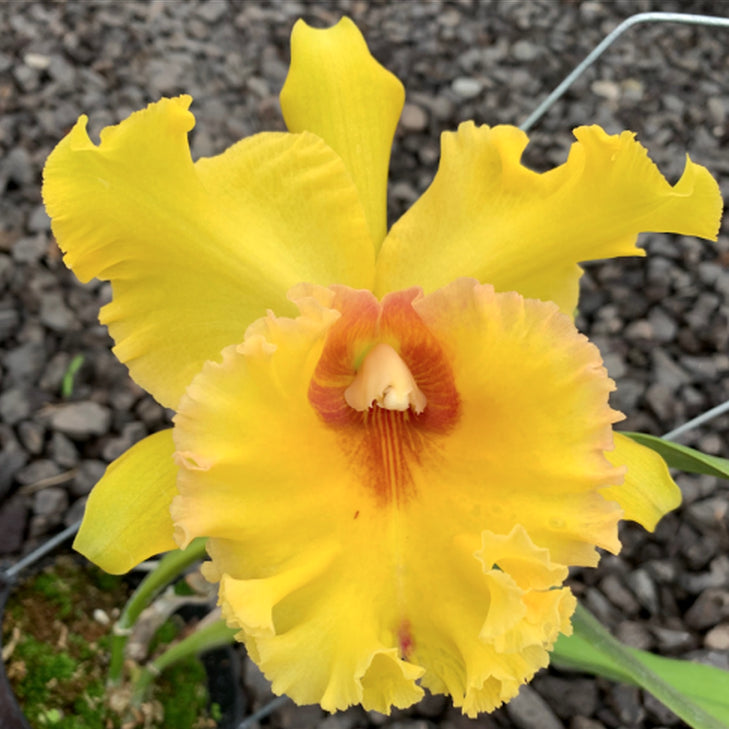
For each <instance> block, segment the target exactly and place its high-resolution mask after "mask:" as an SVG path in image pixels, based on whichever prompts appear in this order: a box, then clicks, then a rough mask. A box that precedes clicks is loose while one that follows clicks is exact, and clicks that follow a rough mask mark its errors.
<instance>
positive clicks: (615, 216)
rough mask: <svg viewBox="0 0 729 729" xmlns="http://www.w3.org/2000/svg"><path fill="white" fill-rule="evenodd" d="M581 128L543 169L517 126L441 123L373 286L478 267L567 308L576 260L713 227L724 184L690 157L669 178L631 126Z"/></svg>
mask: <svg viewBox="0 0 729 729" xmlns="http://www.w3.org/2000/svg"><path fill="white" fill-rule="evenodd" d="M574 133H575V136H576V137H577V142H576V143H574V144H573V145H572V149H571V151H570V154H569V157H568V159H567V161H566V162H565V163H564V164H563V165H561V166H559V167H557V168H555V169H553V170H551V171H549V172H546V173H543V174H537V173H536V172H533V171H531V170H529V169H527V168H526V167H524V166H523V165H522V164H521V155H522V152H523V151H524V148H525V147H526V144H527V141H528V140H527V136H526V134H525V133H524V132H522V131H520V130H519V129H517V128H516V127H511V126H496V127H493V128H489V127H486V126H480V127H478V126H475V125H474V124H473V123H472V122H466V123H464V124H461V126H460V127H459V129H458V131H457V132H446V133H444V134H443V136H442V157H441V163H440V167H439V168H438V172H437V174H436V176H435V178H434V180H433V182H432V184H431V186H430V187H429V188H428V189H427V190H426V191H425V193H424V194H423V196H422V197H421V198H420V199H419V200H418V201H417V202H416V203H415V204H414V205H413V207H412V208H411V209H410V210H409V211H408V212H407V213H406V214H405V215H404V216H403V217H402V218H401V219H400V220H399V221H398V222H397V223H396V224H395V225H394V226H393V228H392V230H391V231H390V233H389V235H388V237H387V238H386V240H385V242H384V244H383V246H382V249H381V251H380V254H379V258H378V261H377V283H376V287H375V292H376V293H378V294H379V295H382V294H384V293H385V292H387V291H391V290H394V289H400V288H405V287H407V286H413V285H418V286H422V287H423V288H424V289H425V291H426V292H428V291H432V290H434V289H436V288H438V287H440V286H444V285H445V284H447V283H448V282H450V281H452V280H453V279H455V278H457V277H459V276H473V277H475V278H477V279H478V280H480V281H483V282H485V283H489V284H492V285H493V286H494V287H495V288H496V290H497V291H510V290H515V291H518V292H519V293H520V294H522V295H523V296H527V297H533V298H539V299H543V300H549V301H555V302H556V303H557V304H558V305H559V307H560V308H561V309H562V311H563V312H565V313H569V314H571V313H572V312H573V311H574V309H575V306H576V304H577V294H578V290H577V285H578V281H579V277H580V274H581V270H580V268H579V266H578V264H579V263H580V262H584V261H589V260H594V259H598V258H608V257H613V256H633V255H644V253H643V251H642V250H641V249H639V248H637V247H636V245H635V242H636V238H637V236H638V234H639V233H640V232H648V231H655V232H673V233H682V234H684V235H697V236H700V237H703V238H709V239H712V240H715V239H716V235H717V233H718V229H719V219H720V216H721V207H722V204H721V195H720V193H719V188H718V186H717V184H716V182H715V181H714V179H713V178H712V177H711V175H710V174H709V172H708V171H707V170H706V169H705V168H704V167H701V166H700V165H697V164H694V163H693V162H692V161H691V160H689V159H688V158H687V160H686V167H685V169H684V173H683V176H682V177H681V179H680V180H679V181H678V182H677V183H676V184H675V185H673V186H671V185H670V184H669V183H668V182H667V181H666V180H665V178H664V177H663V176H662V175H661V173H660V172H659V171H658V169H657V168H656V166H655V165H654V164H653V162H651V160H650V159H649V157H648V155H647V153H646V150H645V149H644V148H643V147H642V146H641V145H640V144H638V143H637V142H636V141H635V139H634V135H633V134H632V133H631V132H623V133H622V134H620V135H615V136H609V135H608V134H606V133H605V132H604V131H603V130H602V129H600V128H599V127H597V126H591V127H580V128H578V129H576V130H575V132H574Z"/></svg>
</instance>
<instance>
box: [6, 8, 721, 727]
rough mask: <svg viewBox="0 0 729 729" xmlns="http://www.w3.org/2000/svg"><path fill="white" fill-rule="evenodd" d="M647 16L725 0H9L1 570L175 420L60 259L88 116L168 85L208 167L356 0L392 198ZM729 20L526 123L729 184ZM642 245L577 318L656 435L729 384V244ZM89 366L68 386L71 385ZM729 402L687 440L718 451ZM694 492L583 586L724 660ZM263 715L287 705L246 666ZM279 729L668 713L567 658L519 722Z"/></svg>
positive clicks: (519, 708) (587, 299) (717, 535)
mask: <svg viewBox="0 0 729 729" xmlns="http://www.w3.org/2000/svg"><path fill="white" fill-rule="evenodd" d="M646 10H673V11H682V12H696V13H714V14H718V15H722V16H727V17H729V2H725V1H721V0H716V1H715V2H710V1H706V2H648V1H640V2H630V1H628V0H621V1H616V2H599V1H598V0H592V1H586V2H534V1H529V2H506V1H502V2H488V1H483V2H473V1H470V0H462V1H460V2H439V1H438V2H419V3H416V2H390V3H383V2H366V1H365V0H352V1H351V2H347V1H345V0H342V1H341V2H336V3H335V2H332V3H304V2H301V3H294V2H249V3H243V2H239V1H238V0H235V1H234V0H228V1H227V2H226V1H224V0H205V1H202V2H198V1H194V2H173V1H172V0H167V1H165V0H153V1H152V2H133V1H128V2H78V1H67V2H20V1H18V0H0V194H1V198H0V362H1V363H2V367H1V380H0V560H1V562H0V564H4V565H7V564H10V563H11V562H13V561H14V560H15V559H16V558H17V556H18V555H19V554H20V553H22V552H27V551H28V550H29V549H30V548H32V547H33V546H34V545H36V544H37V543H39V542H40V541H43V540H44V539H46V538H47V537H48V536H49V535H51V534H53V533H55V532H57V531H58V530H59V529H60V528H61V527H62V526H63V525H68V524H71V523H73V522H74V521H76V520H77V519H79V518H80V516H81V514H82V511H83V506H84V500H85V497H86V495H87V494H88V492H89V491H90V489H91V487H92V486H93V485H94V483H95V482H96V481H97V480H98V478H99V477H100V476H101V474H102V473H103V471H104V468H105V466H106V464H107V463H109V462H110V461H111V460H113V459H114V458H115V457H116V456H118V455H119V454H121V453H122V452H123V451H124V450H125V449H126V448H127V447H129V446H130V445H131V444H132V443H134V442H135V441H137V440H139V439H140V438H142V437H144V436H145V435H146V434H147V433H150V432H153V431H155V430H157V429H159V428H161V427H164V426H166V425H167V424H168V422H169V419H168V418H169V413H166V412H165V411H164V410H163V409H162V408H161V407H160V406H159V405H157V404H156V403H155V402H154V401H153V400H152V399H151V398H150V397H149V396H148V395H146V394H145V393H144V392H143V391H142V390H140V389H139V388H138V387H137V386H136V385H135V384H134V383H132V382H131V381H130V380H129V378H128V376H127V374H126V370H125V368H124V367H123V366H122V365H120V364H119V363H118V362H117V361H116V360H115V359H114V357H113V355H112V354H111V353H110V351H109V346H110V341H109V339H108V337H107V334H106V332H105V330H104V329H103V328H101V327H100V326H99V325H98V322H97V312H98V308H99V306H100V305H101V304H103V303H104V302H105V301H107V300H108V298H109V294H110V292H109V287H108V285H106V284H103V283H98V282H93V283H91V284H89V285H85V286H83V285H80V284H79V283H78V281H77V280H76V279H75V278H74V276H73V275H72V274H71V273H70V272H68V271H67V270H66V269H65V268H64V266H63V263H62V262H61V260H60V255H59V252H58V249H57V248H56V246H55V243H54V241H53V237H52V235H51V233H50V228H49V222H48V218H47V216H46V215H45V213H44V211H43V207H42V205H41V198H40V175H41V169H42V166H43V162H44V160H45V158H46V156H47V154H48V153H49V152H50V150H51V149H52V147H53V146H54V144H55V143H56V142H57V141H58V140H59V139H60V138H61V137H62V136H63V134H64V133H65V132H66V131H68V129H69V128H70V126H71V125H72V124H73V122H74V121H75V119H76V117H77V116H78V114H79V113H81V112H84V113H87V114H89V115H90V118H91V121H90V129H91V132H92V135H93V134H94V133H97V132H98V131H99V130H100V129H101V128H102V127H104V126H106V125H108V124H113V123H116V122H117V121H119V120H121V119H123V118H124V117H126V116H127V115H128V114H129V113H130V112H131V111H133V110H135V109H138V108H140V107H142V106H144V105H145V104H147V103H148V102H150V101H152V100H155V99H157V98H158V97H159V96H161V95H170V94H176V93H179V92H189V93H191V94H192V95H193V96H194V98H195V103H194V105H193V110H194V112H195V114H196V117H197V128H196V129H195V130H194V132H193V133H192V148H193V154H194V156H196V157H197V156H203V155H210V154H215V153H217V152H220V151H222V150H223V149H224V148H225V147H226V146H228V145H229V144H231V143H232V142H234V141H236V140H237V139H239V138H240V137H243V136H245V135H249V134H252V133H254V132H257V131H260V130H266V129H282V128H283V126H282V122H281V118H280V111H279V108H278V101H277V93H278V90H279V89H280V87H281V84H282V82H283V79H284V77H285V74H286V69H287V63H288V37H289V33H290V29H291V26H292V24H293V22H294V20H295V19H296V18H297V17H300V16H304V17H306V18H307V20H309V21H310V22H312V23H316V24H319V25H323V24H328V23H331V22H333V21H335V20H336V19H337V18H338V17H339V16H340V15H341V14H348V15H350V16H351V17H352V18H353V19H354V20H355V21H356V22H357V23H358V25H359V26H360V28H361V29H362V30H363V32H364V33H365V35H366V37H367V38H368V41H369V43H370V46H371V49H372V51H373V53H374V54H375V55H376V57H378V58H379V60H380V61H381V62H383V63H384V64H385V65H386V66H387V67H388V68H390V69H391V70H392V71H393V72H394V73H396V74H397V75H398V76H399V77H400V78H401V79H402V80H403V82H404V83H405V85H406V88H407V91H408V105H407V106H406V108H405V112H404V114H403V118H402V123H401V127H400V129H399V131H398V134H397V138H396V140H395V148H394V155H393V161H392V167H391V177H392V184H391V188H390V195H391V208H390V209H391V212H392V215H393V217H396V216H397V215H399V214H400V213H401V212H402V211H403V210H404V209H406V208H407V207H408V206H409V205H410V204H411V203H412V201H413V200H414V199H415V198H416V197H417V196H418V195H419V194H420V192H422V190H423V189H424V188H425V187H426V186H427V184H428V182H429V181H430V179H431V177H432V175H433V172H434V170H435V168H436V165H437V160H438V149H439V147H438V137H439V134H440V132H441V131H443V130H446V129H452V128H454V127H455V126H456V124H457V123H458V122H460V121H462V120H466V119H475V120H477V121H478V122H482V123H489V124H494V123H498V122H506V123H516V124H518V123H519V122H521V121H523V120H524V119H525V118H526V116H527V114H528V113H529V112H530V111H531V110H532V109H533V108H534V107H535V105H536V103H537V102H538V101H539V100H540V99H541V98H543V96H544V95H546V93H547V92H548V91H550V90H551V89H552V88H553V87H554V86H555V85H556V84H557V83H558V82H559V81H560V80H561V79H562V78H563V77H564V75H566V73H567V72H568V71H569V70H570V69H571V68H572V67H573V66H574V65H575V64H576V63H577V62H578V61H579V60H581V59H582V58H583V57H584V55H585V54H586V53H587V52H588V51H589V50H590V48H592V47H593V46H594V45H595V44H596V43H598V42H599V41H600V40H601V39H602V38H603V37H604V35H605V34H606V33H607V32H609V31H610V30H611V29H612V28H614V27H615V26H616V25H617V24H618V23H619V22H620V21H621V20H622V19H624V18H626V17H627V16H629V15H631V14H632V13H635V12H639V11H646ZM728 49H729V29H728V30H722V29H709V28H690V27H682V26H678V25H674V24H670V25H668V24H666V25H661V26H656V25H653V26H650V27H648V26H643V27H641V28H638V29H633V30H631V31H629V33H628V35H627V36H625V37H624V38H623V39H622V40H620V41H618V43H617V44H616V45H615V46H613V48H612V49H611V50H609V51H608V52H607V54H606V55H605V56H604V57H603V58H602V59H601V60H600V61H599V62H598V63H597V64H596V65H595V66H594V67H593V68H591V69H590V70H589V71H588V72H587V73H586V74H585V75H584V76H583V77H582V78H581V79H580V80H579V81H578V82H577V83H576V84H575V86H574V87H573V89H572V90H571V91H570V92H569V93H568V94H567V96H566V97H564V98H563V99H562V100H560V101H559V102H557V104H556V106H555V107H554V108H553V109H552V110H551V111H550V112H549V114H548V115H547V116H546V117H545V118H544V119H542V121H541V122H539V123H538V125H537V126H536V128H535V129H534V130H533V131H532V133H531V137H532V140H533V141H532V144H531V145H530V148H529V151H528V153H527V158H528V160H529V163H530V164H531V165H532V166H534V167H535V168H537V169H546V168H548V167H550V166H552V165H554V164H558V163H560V162H562V161H563V160H564V157H565V154H566V150H567V148H568V146H569V144H570V140H571V134H570V130H571V129H572V127H574V126H576V125H578V124H583V123H592V122H597V123H599V124H601V125H603V126H604V127H605V128H606V129H607V130H608V131H611V132H617V131H619V130H621V129H623V128H629V129H632V130H634V131H636V132H638V135H639V138H640V139H641V140H642V142H643V143H644V144H645V145H646V146H647V147H648V148H649V149H650V151H651V154H652V156H653V158H654V160H656V162H657V163H658V164H659V166H660V167H661V169H662V170H663V171H664V172H665V173H666V174H667V176H668V177H669V178H670V179H672V180H675V179H676V178H677V176H678V174H679V173H680V171H681V169H682V167H683V160H684V154H685V153H686V152H689V153H690V155H691V157H692V158H693V159H694V160H696V161H698V162H701V163H703V164H705V165H706V166H707V167H708V168H709V169H710V170H711V171H712V173H713V174H714V175H715V176H716V177H717V178H718V179H719V181H720V184H721V186H722V190H723V193H724V197H725V199H726V198H727V197H728V195H727V193H729V152H727V142H728V141H729V50H728ZM643 243H644V244H645V246H646V248H647V249H648V252H649V257H648V258H647V259H644V260H640V259H626V260H622V261H610V262H607V263H604V264H599V265H591V266H590V267H589V271H588V274H587V275H586V276H585V277H584V294H583V297H582V299H581V314H580V317H579V325H580V327H581V328H582V329H583V330H584V331H585V332H587V333H588V334H590V335H591V336H592V338H593V340H594V341H595V342H596V343H597V344H598V345H599V346H600V348H601V350H602V351H603V354H604V356H605V360H606V363H607V365H608V368H609V370H610V372H611V374H612V375H613V376H614V377H615V378H616V379H617V381H618V384H619V389H618V392H617V394H616V396H615V399H614V404H615V406H616V407H618V408H619V409H621V410H623V411H624V412H626V413H627V414H628V415H629V418H628V421H627V423H626V427H629V428H634V429H641V430H644V431H647V432H651V433H656V434H660V433H662V432H665V431H667V430H669V429H671V428H673V427H675V426H677V425H680V424H681V423H682V422H684V421H685V420H687V419H688V418H690V417H693V416H695V415H697V414H699V413H700V412H702V411H704V410H706V409H708V408H709V407H712V406H714V405H716V404H718V403H720V402H722V401H724V400H725V399H727V398H729V356H727V343H728V342H729V326H728V323H729V272H728V271H727V264H729V236H727V224H726V223H725V224H724V226H723V233H722V237H721V238H720V240H719V243H718V244H716V245H714V244H709V243H705V242H700V241H697V240H694V239H685V238H681V237H671V236H665V235H646V236H644V238H643ZM77 355H82V356H83V358H84V359H83V365H82V367H81V369H80V370H79V372H78V374H77V376H76V380H75V387H74V390H73V394H72V396H71V397H70V398H64V397H63V396H62V394H61V382H62V378H63V375H64V373H65V372H66V370H67V368H68V366H69V363H70V362H71V360H72V359H73V358H74V357H76V356H77ZM728 432H729V417H726V416H725V417H722V418H719V419H717V420H715V421H714V422H712V423H711V424H710V426H707V427H705V428H703V429H699V430H696V431H693V432H692V433H690V434H688V435H687V436H686V437H685V438H684V439H683V442H685V443H688V444H691V445H696V446H698V447H699V448H701V449H703V450H704V451H706V452H709V453H715V454H719V453H723V454H724V455H726V453H727V449H726V442H727V440H726V438H727V433H728ZM680 482H681V485H682V487H683V489H684V494H685V504H684V506H683V507H682V508H681V509H680V510H679V511H678V512H677V513H675V514H672V515H669V516H668V517H667V518H665V519H664V520H663V521H662V522H661V524H660V525H659V527H658V530H657V531H656V533H655V534H653V535H648V534H646V533H644V532H643V531H642V530H640V529H638V528H634V527H632V526H631V525H628V526H626V527H625V529H624V532H623V537H624V543H625V549H624V551H623V553H622V554H621V555H620V556H619V557H608V558H606V559H604V560H603V562H602V564H601V566H600V568H599V569H598V570H591V571H584V572H581V573H579V574H576V575H575V590H576V591H577V592H578V593H580V594H581V595H582V596H583V598H584V599H585V601H586V603H587V605H588V606H589V607H590V608H591V609H592V610H593V611H594V612H596V613H597V614H598V615H599V616H600V617H601V618H602V619H603V620H604V621H605V622H607V623H608V624H609V625H610V626H611V627H612V628H613V629H614V630H615V631H616V632H617V633H618V634H619V635H620V636H621V637H622V638H623V639H624V640H626V641H628V642H629V643H631V644H633V645H636V646H639V647H641V648H649V649H654V650H657V651H659V652H661V653H663V654H666V655H682V656H689V657H694V658H698V659H700V660H705V661H709V662H713V663H715V664H716V665H721V666H723V667H725V668H729V652H728V651H729V556H728V553H729V513H728V511H729V509H728V502H729V500H728V499H727V496H728V494H729V492H728V491H727V485H726V484H722V483H719V482H717V481H716V480H714V479H711V478H708V477H707V478H688V477H681V479H680ZM244 691H245V694H246V696H247V698H248V703H249V707H250V708H251V709H255V708H258V707H259V706H260V705H262V703H263V702H265V701H266V700H267V699H268V698H270V692H269V690H268V687H267V684H266V683H265V681H264V680H263V679H262V677H261V676H260V675H259V674H258V673H257V672H256V670H255V669H254V668H253V667H252V666H251V665H250V664H246V665H245V671H244ZM271 721H272V723H273V724H275V725H276V726H281V727H284V728H285V729H304V728H305V727H310V726H311V727H313V726H323V727H326V729H354V727H358V726H365V725H368V724H371V725H377V726H392V727H393V729H395V728H397V729H402V728H403V727H411V728H412V729H427V728H428V727H430V726H432V725H433V724H438V725H440V726H443V727H448V729H462V728H465V727H469V726H474V727H476V726H478V727H483V728H484V729H489V728H491V727H517V728H519V729H553V728H555V729H558V728H559V727H564V728H567V729H603V728H605V729H610V728H612V727H631V728H632V727H645V728H646V729H648V728H657V727H676V726H682V724H681V723H680V722H679V721H678V720H677V719H675V717H673V716H672V715H671V714H670V713H668V712H667V711H666V710H664V709H663V708H661V707H660V706H659V705H657V704H656V702H655V701H653V700H651V698H650V697H645V696H643V695H642V694H641V693H640V692H639V691H637V690H635V689H632V688H628V687H622V686H621V687H618V686H615V685H612V684H609V683H608V682H604V681H594V680H591V679H587V678H577V679H575V678H570V679H569V681H566V680H565V677H564V676H561V675H560V674H559V673H558V672H556V671H554V670H550V671H549V672H545V673H543V674H540V676H539V677H537V679H536V680H535V681H534V682H533V683H532V684H531V685H530V686H529V687H526V688H525V689H524V690H523V692H522V694H521V695H520V697H519V699H518V700H516V701H514V702H512V703H511V704H509V706H508V707H507V708H506V709H505V710H502V711H499V712H496V713H495V714H493V715H491V716H484V717H483V718H480V719H479V720H478V721H476V722H472V721H469V720H466V719H464V718H462V717H461V716H460V714H459V713H458V712H456V711H454V710H453V709H452V708H450V706H449V704H448V702H446V701H445V700H442V699H441V698H438V697H436V698H429V699H427V700H426V701H424V702H423V703H422V704H421V705H419V706H418V707H417V708H415V709H414V710H412V711H409V712H396V714H395V715H393V716H392V717H389V718H386V717H381V716H379V715H374V714H366V713H364V712H363V711H361V710H360V709H353V710H350V711H348V712H345V713H343V714H338V715H335V716H328V717H326V718H325V715H324V714H323V713H322V712H321V711H320V710H319V709H318V708H313V707H306V708H300V709H299V708H295V707H293V706H289V707H284V708H283V709H281V710H279V711H278V712H277V713H276V714H275V715H274V717H273V718H272V720H271Z"/></svg>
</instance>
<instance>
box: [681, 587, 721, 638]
mask: <svg viewBox="0 0 729 729" xmlns="http://www.w3.org/2000/svg"><path fill="white" fill-rule="evenodd" d="M726 618H729V589H719V588H709V589H707V590H704V591H703V592H702V593H701V594H700V595H699V596H698V597H697V598H696V601H695V602H694V604H693V605H692V606H691V607H690V608H689V609H688V610H687V611H686V615H685V616H684V619H685V621H686V625H688V626H690V627H691V628H693V629H694V630H706V629H707V628H710V627H711V626H712V625H716V624H717V623H718V622H719V621H721V620H724V619H726Z"/></svg>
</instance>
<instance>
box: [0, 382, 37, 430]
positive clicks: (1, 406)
mask: <svg viewBox="0 0 729 729" xmlns="http://www.w3.org/2000/svg"><path fill="white" fill-rule="evenodd" d="M30 412H31V403H30V397H29V395H28V392H27V391H26V390H25V389H24V388H21V387H12V388H10V389H9V390H6V391H5V392H3V393H2V395H0V419H1V420H2V421H3V422H4V423H7V424H8V425H15V424H16V423H19V422H20V421H21V420H23V419H24V418H27V417H28V415H30Z"/></svg>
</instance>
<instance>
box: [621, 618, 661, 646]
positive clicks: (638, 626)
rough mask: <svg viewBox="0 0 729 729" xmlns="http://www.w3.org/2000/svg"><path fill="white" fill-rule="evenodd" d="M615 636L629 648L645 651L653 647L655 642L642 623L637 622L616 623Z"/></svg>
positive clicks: (624, 621)
mask: <svg viewBox="0 0 729 729" xmlns="http://www.w3.org/2000/svg"><path fill="white" fill-rule="evenodd" d="M615 636H616V638H617V639H618V640H620V641H621V642H623V643H625V644H626V645H629V646H631V648H638V649H640V650H644V651H647V650H651V649H652V648H653V647H654V646H655V640H654V639H653V636H652V635H651V634H650V632H649V631H648V629H647V628H646V627H645V625H643V623H640V622H637V621H633V620H623V621H621V622H620V623H618V626H617V628H616V629H615Z"/></svg>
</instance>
